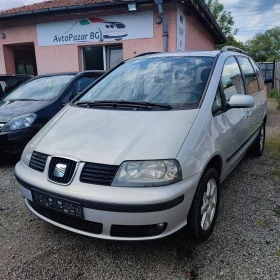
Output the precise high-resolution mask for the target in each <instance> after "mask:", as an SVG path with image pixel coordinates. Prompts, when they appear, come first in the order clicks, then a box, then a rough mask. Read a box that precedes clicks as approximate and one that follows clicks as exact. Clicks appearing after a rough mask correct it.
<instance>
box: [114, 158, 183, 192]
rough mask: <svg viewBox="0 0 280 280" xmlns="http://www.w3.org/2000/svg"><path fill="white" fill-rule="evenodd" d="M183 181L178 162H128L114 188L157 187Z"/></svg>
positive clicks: (120, 170) (115, 180)
mask: <svg viewBox="0 0 280 280" xmlns="http://www.w3.org/2000/svg"><path fill="white" fill-rule="evenodd" d="M181 180H182V172H181V167H180V164H179V162H178V161H177V160H172V159H171V160H149V161H126V162H123V163H122V165H121V166H120V168H119V170H118V172H117V174H116V176H115V178H114V180H113V182H112V186H116V187H130V186H131V187H156V186H165V185H169V184H173V183H176V182H178V181H181Z"/></svg>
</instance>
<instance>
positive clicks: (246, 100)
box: [228, 94, 255, 109]
mask: <svg viewBox="0 0 280 280" xmlns="http://www.w3.org/2000/svg"><path fill="white" fill-rule="evenodd" d="M254 106H255V100H254V98H253V97H252V96H251V95H241V94H235V95H233V96H232V97H231V98H230V100H229V102H228V108H229V109H231V108H250V107H254Z"/></svg>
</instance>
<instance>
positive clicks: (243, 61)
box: [237, 56, 259, 95]
mask: <svg viewBox="0 0 280 280" xmlns="http://www.w3.org/2000/svg"><path fill="white" fill-rule="evenodd" d="M237 60H238V62H239V65H240V67H241V69H242V72H243V74H244V78H245V85H246V91H247V94H249V95H254V94H255V93H257V92H258V91H259V85H258V80H257V75H256V73H255V71H254V69H253V66H252V65H251V63H250V61H249V59H248V58H247V57H242V56H238V57H237Z"/></svg>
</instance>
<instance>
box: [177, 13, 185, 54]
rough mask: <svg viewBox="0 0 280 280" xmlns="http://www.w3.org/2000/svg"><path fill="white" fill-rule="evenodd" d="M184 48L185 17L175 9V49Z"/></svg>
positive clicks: (182, 49) (181, 49)
mask: <svg viewBox="0 0 280 280" xmlns="http://www.w3.org/2000/svg"><path fill="white" fill-rule="evenodd" d="M185 50H186V18H185V16H184V14H183V13H182V12H181V11H180V10H179V9H178V10H177V51H185Z"/></svg>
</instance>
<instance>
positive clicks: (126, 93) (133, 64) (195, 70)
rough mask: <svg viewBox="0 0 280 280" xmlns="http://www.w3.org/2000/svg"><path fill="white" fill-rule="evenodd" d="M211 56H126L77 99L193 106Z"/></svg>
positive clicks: (200, 89)
mask: <svg viewBox="0 0 280 280" xmlns="http://www.w3.org/2000/svg"><path fill="white" fill-rule="evenodd" d="M213 61H214V58H212V57H190V56H189V57H182V56H181V57H160V58H146V59H145V58H143V59H137V60H130V61H127V62H125V63H124V64H122V65H121V66H119V67H118V68H117V69H115V70H114V71H113V72H111V73H110V74H109V75H107V76H106V77H104V78H103V79H102V80H101V81H100V82H99V83H97V84H96V85H95V86H93V87H92V88H91V89H90V90H88V91H87V92H86V93H85V94H84V95H83V96H82V97H81V98H80V99H79V101H78V102H79V103H81V102H97V101H102V100H104V101H105V100H106V101H131V102H151V103H157V104H169V105H171V106H172V108H196V107H197V106H198V103H199V101H200V98H201V96H202V93H203V90H204V88H205V85H206V82H207V80H208V77H209V73H210V69H211V66H212V64H213Z"/></svg>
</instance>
